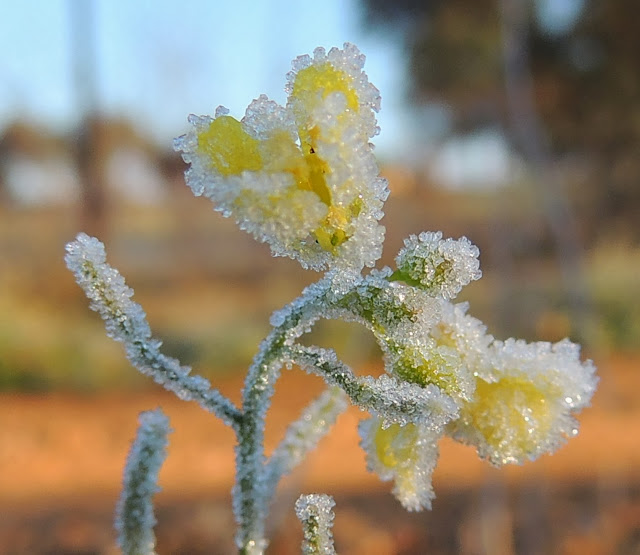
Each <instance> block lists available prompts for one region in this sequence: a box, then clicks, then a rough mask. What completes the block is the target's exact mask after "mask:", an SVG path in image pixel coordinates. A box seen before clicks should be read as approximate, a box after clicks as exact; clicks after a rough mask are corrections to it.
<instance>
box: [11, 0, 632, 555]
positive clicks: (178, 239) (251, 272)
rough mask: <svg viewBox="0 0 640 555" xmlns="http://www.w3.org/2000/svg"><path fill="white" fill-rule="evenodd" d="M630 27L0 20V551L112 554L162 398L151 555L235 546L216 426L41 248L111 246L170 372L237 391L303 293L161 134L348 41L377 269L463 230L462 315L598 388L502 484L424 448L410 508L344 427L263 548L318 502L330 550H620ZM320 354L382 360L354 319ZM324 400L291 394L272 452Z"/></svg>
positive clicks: (377, 1) (329, 336)
mask: <svg viewBox="0 0 640 555" xmlns="http://www.w3.org/2000/svg"><path fill="white" fill-rule="evenodd" d="M638 16H640V5H638V3H637V2H636V0H610V1H608V2H598V1H596V0H466V1H465V0H448V1H446V2H443V1H439V0H342V1H341V0H325V1H324V2H322V3H313V2H311V3H310V2H293V1H291V0H273V1H271V2H252V1H250V0H236V1H235V2H221V1H220V2H216V1H212V2H207V1H205V0H184V1H183V2H169V1H165V0H157V1H155V2H145V1H139V2H127V1H125V0H111V1H107V0H49V1H46V2H45V1H42V0H41V1H37V0H23V1H21V2H3V3H2V5H0V515H2V518H1V519H0V553H87V554H88V553H112V552H114V547H113V545H114V544H113V533H112V531H111V512H112V508H113V505H114V503H115V499H116V497H117V494H118V489H119V481H120V476H121V471H122V466H123V464H124V458H125V456H126V450H127V447H128V443H129V441H130V439H131V438H132V437H133V434H134V430H135V426H136V415H137V413H138V412H139V411H141V410H145V409H149V408H154V407H155V406H157V405H162V406H163V408H165V410H166V412H167V413H168V414H169V415H170V417H171V419H172V425H173V427H174V429H175V433H174V434H173V436H172V438H171V439H172V447H171V450H170V455H169V459H168V461H167V464H166V467H165V469H164V470H163V474H162V475H161V481H162V485H163V489H164V491H163V493H161V494H160V495H159V496H158V503H159V513H158V517H159V525H158V537H159V550H160V552H162V553H200V552H202V553H229V552H233V547H232V544H231V543H230V540H231V535H232V534H231V532H230V530H231V529H232V528H233V523H232V515H231V513H230V509H229V507H228V490H229V487H230V484H231V480H232V478H233V475H232V472H233V454H232V449H231V447H232V445H233V437H232V434H230V433H229V432H228V430H225V429H224V428H223V427H221V426H219V425H218V423H216V422H212V421H210V419H209V418H208V417H207V415H200V414H199V412H198V409H197V408H196V407H191V406H189V405H186V404H181V403H180V402H179V401H175V400H173V399H172V398H170V397H169V396H167V395H165V394H163V393H162V392H159V391H158V390H157V389H156V388H155V387H154V385H153V384H151V383H149V381H147V380H146V379H144V378H142V377H140V376H139V375H138V374H137V373H136V372H135V371H134V370H132V369H131V368H130V367H129V365H128V363H127V362H126V360H125V359H124V356H123V353H122V349H121V347H120V346H119V345H117V344H114V343H113V342H111V341H110V340H109V339H108V338H107V337H106V336H105V334H104V328H103V326H102V323H101V322H100V320H99V318H98V317H97V316H96V315H95V314H94V313H92V312H90V311H89V309H88V307H87V302H86V299H85V297H84V295H83V294H82V293H81V291H80V290H79V288H78V287H77V286H76V285H75V283H74V282H73V278H72V276H71V275H70V274H69V272H68V271H67V270H66V269H65V268H64V264H63V255H64V245H65V243H66V242H68V241H70V240H71V239H73V238H74V237H75V235H76V234H77V233H78V232H79V231H85V232H87V233H90V234H93V235H97V236H98V237H99V238H100V239H101V240H102V241H104V242H105V243H106V245H107V251H108V254H109V258H110V262H111V263H112V264H113V265H114V266H116V267H117V268H119V269H120V271H121V272H122V273H123V274H124V276H125V277H126V279H127V281H128V283H129V284H130V285H131V286H132V287H134V289H135V290H136V300H137V301H138V302H140V303H141V304H142V306H143V307H144V308H145V310H146V311H147V314H148V316H149V320H150V323H151V326H152V328H153V329H154V331H155V333H156V335H157V336H158V337H160V338H161V339H162V340H163V341H164V345H165V352H166V353H167V354H170V355H173V356H176V357H178V358H180V359H181V361H182V362H183V363H185V364H190V365H193V366H194V368H195V370H196V371H198V372H199V373H202V374H203V375H205V376H207V377H208V378H210V379H211V380H212V381H213V382H214V383H215V384H219V385H220V388H221V389H222V390H223V391H225V392H227V393H228V394H229V395H230V396H232V397H234V398H236V399H237V397H238V391H239V389H240V387H241V382H242V378H243V375H244V371H245V369H246V367H247V365H248V364H249V363H250V361H251V358H252V356H253V354H254V352H255V350H256V348H257V345H258V343H259V341H260V340H261V339H262V338H263V337H264V336H265V335H266V333H267V332H268V329H269V328H268V317H269V315H270V313H271V312H272V311H273V310H275V309H277V308H279V307H281V306H282V305H283V304H285V303H287V302H288V301H290V300H291V299H293V298H294V297H295V296H297V295H298V293H299V292H300V289H301V288H302V287H303V286H304V285H306V284H308V283H311V282H312V281H315V280H316V279H318V277H319V276H318V275H317V274H314V273H313V272H304V271H302V270H301V269H299V268H298V266H297V264H296V263H295V262H292V261H290V260H287V259H278V260H274V259H272V258H271V256H270V254H269V249H268V247H266V246H265V245H260V244H257V243H255V242H254V241H253V240H252V239H251V238H250V237H249V236H248V235H246V234H244V233H243V232H240V231H238V230H237V229H236V228H235V226H234V224H233V223H232V222H230V221H228V220H225V219H224V218H222V217H221V216H220V215H219V214H217V213H214V211H213V210H212V207H211V205H210V203H209V202H208V201H207V200H204V199H196V198H194V197H193V196H192V195H191V193H190V191H189V190H188V189H187V188H186V187H185V185H184V180H183V172H184V169H185V167H184V164H183V162H182V161H181V160H180V158H179V156H177V155H176V153H175V152H173V150H172V140H173V138H174V137H177V136H178V135H180V134H182V133H183V132H185V131H186V128H187V123H186V117H187V115H188V114H190V113H196V114H212V113H213V112H214V111H215V108H216V106H217V105H218V104H222V105H225V106H226V107H228V108H229V109H230V110H231V114H232V115H234V116H236V117H238V118H240V117H241V116H242V115H243V114H244V109H245V107H246V106H247V104H248V103H249V102H250V101H251V100H252V99H253V98H255V97H257V96H258V95H259V94H261V93H265V94H267V95H268V96H269V97H271V98H272V99H274V100H276V101H278V102H281V103H284V102H285V101H286V99H285V95H284V91H283V87H284V82H285V75H286V73H287V71H289V69H290V62H291V60H292V59H293V58H295V57H296V56H298V55H301V54H305V53H311V52H312V51H313V49H314V48H315V47H316V46H324V47H326V48H330V47H332V46H342V44H343V43H344V42H345V41H348V42H353V43H355V44H356V45H358V47H359V48H360V50H361V51H362V52H363V53H364V54H365V55H366V56H367V62H366V66H365V70H366V71H367V73H368V75H369V78H370V80H371V82H372V83H374V84H375V85H376V86H377V87H378V88H379V89H380V91H381V94H382V111H381V113H380V116H379V125H380V127H381V132H380V135H379V137H377V138H376V139H375V141H374V142H375V144H376V153H377V154H378V157H379V163H380V166H381V170H382V173H383V175H384V176H385V177H387V179H388V180H389V187H390V190H391V197H390V199H389V201H388V202H387V205H386V210H385V214H386V215H385V218H384V220H383V223H384V224H385V226H386V227H387V242H386V245H385V254H384V256H383V260H382V263H384V264H391V263H392V262H393V258H394V256H395V254H396V253H397V251H398V250H399V249H400V248H401V246H402V240H403V239H404V238H405V237H407V236H408V235H409V234H411V233H419V232H420V231H424V230H433V231H436V230H442V231H443V233H444V235H445V236H453V237H459V236H461V235H465V236H467V237H468V238H469V239H470V240H471V241H472V242H473V243H475V244H477V245H478V246H479V247H480V251H481V265H482V269H483V273H484V276H483V278H482V280H480V281H479V282H476V283H474V284H472V285H470V286H469V287H468V288H467V289H466V290H465V291H464V292H463V294H462V296H461V300H466V301H469V302H470V303H471V310H470V312H471V313H472V314H473V315H474V316H477V317H479V318H481V319H482V320H483V321H484V322H485V323H486V324H487V325H488V327H489V330H490V331H491V333H493V334H494V335H495V336H496V337H498V338H506V337H510V336H516V337H523V338H526V339H527V340H531V341H532V340H549V341H557V340H559V339H561V338H563V337H566V336H569V337H570V338H571V339H572V340H574V341H577V342H580V343H582V344H583V354H584V356H585V357H587V358H593V359H594V360H595V362H596V364H597V366H598V368H599V376H600V379H601V383H600V388H599V391H598V393H597V394H596V397H595V399H594V403H593V405H594V406H593V407H592V408H591V409H588V410H587V411H585V413H584V415H583V416H581V418H580V420H581V422H582V431H581V435H580V436H579V437H578V438H577V439H574V440H572V441H571V442H570V443H569V444H568V445H567V446H566V447H565V448H563V449H561V450H560V452H559V453H558V454H557V455H555V456H553V457H543V459H541V460H540V461H537V462H535V463H532V464H529V465H526V466H524V467H522V468H516V469H506V470H495V469H491V468H490V467H488V465H486V464H484V463H482V462H480V461H478V460H477V457H476V455H475V454H474V453H473V451H472V450H470V449H468V448H465V447H462V446H458V445H453V444H451V443H447V442H444V443H443V445H442V446H441V448H442V456H441V462H440V465H439V469H438V470H437V471H436V476H435V487H436V494H437V495H438V498H437V499H436V501H435V503H434V509H433V511H431V512H429V513H424V514H418V515H416V514H406V513H405V512H404V511H403V510H402V509H401V507H400V506H399V505H398V504H397V503H396V502H395V500H394V499H393V497H392V496H391V495H390V494H389V492H388V489H389V488H388V487H387V486H386V485H381V484H379V483H378V482H377V481H376V480H375V479H374V478H372V477H371V476H369V475H367V473H366V469H365V464H364V456H363V454H362V453H361V452H360V450H359V448H358V447H357V442H358V439H357V435H356V432H355V426H356V422H357V419H358V414H357V412H354V411H350V412H349V413H347V415H345V416H344V417H342V418H341V419H340V421H339V423H338V426H337V429H336V430H335V431H334V433H333V434H332V436H330V437H329V438H327V439H326V440H325V441H324V442H323V443H322V444H321V445H320V447H319V449H318V452H317V453H315V454H314V455H313V457H312V458H311V460H310V462H309V464H308V465H307V467H305V470H302V471H300V472H299V473H297V474H295V475H294V476H293V477H292V478H291V480H290V481H289V482H287V483H286V484H285V487H284V489H283V492H282V495H281V500H280V501H279V502H278V503H277V505H276V507H275V511H274V522H273V531H272V537H273V538H274V543H273V547H272V551H271V552H272V553H283V554H286V553H295V552H297V550H298V545H299V543H298V542H299V539H300V534H299V532H298V525H297V524H296V523H295V517H294V516H293V510H292V506H293V499H295V497H296V496H297V492H298V491H299V490H300V489H305V491H309V488H312V489H315V490H318V491H326V492H329V493H332V494H333V495H334V496H335V497H336V499H337V501H338V505H337V517H336V529H335V535H336V540H337V548H338V551H339V552H340V553H363V554H364V553H374V554H375V553H380V554H395V553H398V554H399V553H403V554H419V553H430V554H435V553H491V554H493V553H501V554H502V553H504V554H509V553H532V554H533V553H594V554H595V553H598V554H599V553H603V554H604V553H620V554H622V553H625V554H626V553H640V474H639V473H638V469H639V468H640V444H639V443H638V439H637V438H638V437H640V400H639V398H638V394H637V393H636V392H637V391H638V388H639V387H640V367H639V363H640V341H639V338H640V278H639V276H640V58H639V57H638V52H640V34H639V33H638V32H637V20H638ZM313 336H314V337H313V339H314V340H315V341H316V342H317V343H319V344H322V345H326V346H332V347H335V348H336V349H337V350H338V352H339V354H340V355H341V356H342V357H343V358H344V359H345V360H346V361H347V362H349V363H350V364H352V365H353V366H354V368H356V369H357V370H358V371H359V372H362V373H367V372H372V371H373V372H377V371H379V370H380V360H379V352H378V350H377V347H376V345H375V342H374V341H373V339H372V338H371V337H370V336H369V335H368V334H367V333H366V332H365V331H363V330H362V329H359V328H358V327H357V326H351V325H338V324H335V323H321V324H319V325H318V326H317V329H316V330H314V332H313ZM320 387H321V384H319V383H317V382H316V381H315V380H314V379H312V378H310V377H308V376H304V375H301V373H300V372H299V371H297V370H296V371H293V372H287V373H286V374H285V375H284V377H283V379H282V385H281V389H280V391H279V392H278V394H277V396H276V399H275V403H274V416H273V417H272V418H271V419H270V421H269V429H268V436H267V440H268V442H270V444H271V445H273V444H274V443H275V442H276V441H277V440H278V438H279V436H280V434H281V433H282V430H283V429H284V426H285V423H286V421H287V419H288V418H289V419H290V418H292V417H293V416H295V415H296V414H297V413H298V412H299V411H300V410H301V408H302V407H303V406H304V405H305V404H306V403H307V402H308V401H309V400H310V399H311V398H312V394H313V393H314V392H318V391H319V390H320ZM301 392H302V393H301ZM331 468H333V469H338V470H335V471H334V472H333V473H331V472H329V471H328V469H331ZM202 492H211V495H203V493H202Z"/></svg>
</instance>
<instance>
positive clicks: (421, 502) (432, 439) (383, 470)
mask: <svg viewBox="0 0 640 555" xmlns="http://www.w3.org/2000/svg"><path fill="white" fill-rule="evenodd" d="M359 432H360V437H361V442H360V445H361V446H362V448H363V449H364V451H365V453H366V455H367V468H368V469H369V471H370V472H375V473H376V474H377V475H378V477H379V478H380V479H381V480H383V481H388V480H393V481H394V487H393V494H394V495H395V496H396V498H397V499H398V501H400V503H402V506H403V507H404V508H405V509H407V510H409V511H418V510H421V509H425V508H426V509H430V508H431V500H432V499H433V498H434V497H435V494H434V493H433V487H432V485H431V475H432V473H433V469H434V468H435V466H436V462H437V460H438V445H437V442H438V440H439V439H440V437H441V436H442V430H438V429H435V430H434V429H432V428H427V427H425V426H420V425H419V424H405V425H404V426H402V425H400V424H393V425H391V426H388V427H385V422H384V420H383V419H381V418H380V417H379V416H373V417H371V418H369V419H367V420H363V421H362V422H361V423H360V426H359Z"/></svg>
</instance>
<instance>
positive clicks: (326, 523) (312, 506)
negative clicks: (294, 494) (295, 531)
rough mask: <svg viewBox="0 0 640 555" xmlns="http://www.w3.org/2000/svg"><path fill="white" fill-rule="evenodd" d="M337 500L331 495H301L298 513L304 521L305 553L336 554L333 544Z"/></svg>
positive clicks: (307, 554) (316, 554) (309, 554)
mask: <svg viewBox="0 0 640 555" xmlns="http://www.w3.org/2000/svg"><path fill="white" fill-rule="evenodd" d="M334 506H335V502H334V501H333V498H332V497H331V496H329V495H321V494H309V495H301V496H300V497H299V498H298V500H297V501H296V515H297V516H298V518H299V519H300V522H301V523H302V530H303V534H304V540H303V542H302V553H304V554H305V555H335V552H336V551H335V548H334V546H333V534H332V532H331V528H332V526H333V518H334V514H333V507H334Z"/></svg>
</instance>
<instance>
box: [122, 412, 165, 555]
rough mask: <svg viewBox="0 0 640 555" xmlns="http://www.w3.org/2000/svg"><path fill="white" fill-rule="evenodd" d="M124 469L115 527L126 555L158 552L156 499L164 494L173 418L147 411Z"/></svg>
mask: <svg viewBox="0 0 640 555" xmlns="http://www.w3.org/2000/svg"><path fill="white" fill-rule="evenodd" d="M139 422H140V426H139V427H138V432H137V434H136V438H135V440H134V442H133V444H132V445H131V449H130V451H129V456H128V458H127V464H126V466H125V470H124V480H123V488H122V494H121V496H120V499H119V501H118V504H117V507H116V521H115V528H116V531H117V532H118V545H119V546H120V549H121V550H122V552H123V553H135V554H140V555H152V554H154V553H155V550H154V548H155V536H154V534H153V527H154V526H155V524H156V518H155V516H154V513H153V504H152V497H153V496H154V495H155V494H156V493H157V492H158V491H160V488H158V486H157V479H158V472H159V470H160V467H161V466H162V463H163V462H164V459H165V458H166V455H167V453H166V448H167V444H168V441H167V435H168V434H169V432H170V430H169V419H168V418H167V417H166V416H165V415H164V413H163V412H162V411H161V410H160V409H157V410H155V411H148V412H143V413H141V414H140V417H139Z"/></svg>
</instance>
